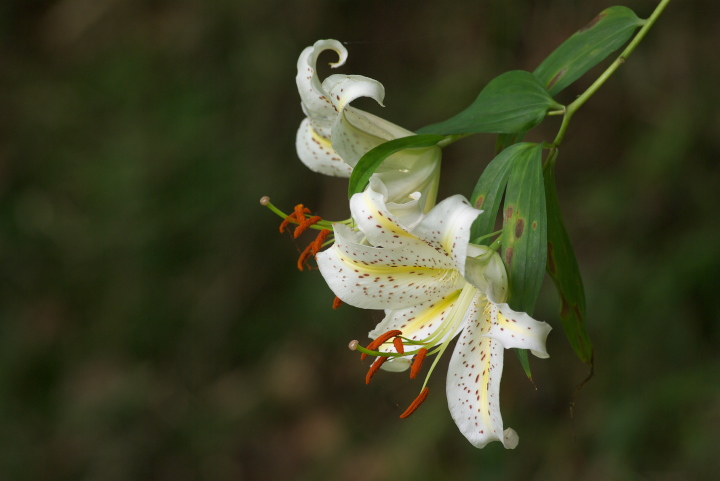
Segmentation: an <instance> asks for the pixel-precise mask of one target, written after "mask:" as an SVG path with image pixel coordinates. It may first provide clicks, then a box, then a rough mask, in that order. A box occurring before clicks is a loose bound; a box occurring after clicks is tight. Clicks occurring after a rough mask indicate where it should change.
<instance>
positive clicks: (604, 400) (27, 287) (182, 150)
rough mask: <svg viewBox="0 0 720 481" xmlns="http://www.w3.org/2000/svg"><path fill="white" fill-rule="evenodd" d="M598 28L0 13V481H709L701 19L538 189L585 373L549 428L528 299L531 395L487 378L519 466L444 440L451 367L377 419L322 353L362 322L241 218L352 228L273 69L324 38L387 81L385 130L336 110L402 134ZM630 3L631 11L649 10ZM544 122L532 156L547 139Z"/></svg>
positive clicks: (672, 36)
mask: <svg viewBox="0 0 720 481" xmlns="http://www.w3.org/2000/svg"><path fill="white" fill-rule="evenodd" d="M611 5H613V3H612V2H608V1H601V0H584V1H571V0H543V1H529V0H486V1H471V0H468V1H450V2H446V3H443V5H442V6H441V2H432V3H430V2H410V1H390V0H385V1H363V2H358V1H353V2H351V1H342V0H325V1H321V0H316V1H300V0H295V1H266V2H259V1H258V2H249V1H247V0H239V1H237V0H236V1H230V0H216V1H211V2H210V1H207V2H203V1H189V0H185V1H182V0H175V1H160V0H157V1H144V2H143V1H139V0H62V1H50V0H45V1H41V0H22V1H21V0H14V1H5V2H2V4H0V479H8V480H28V481H33V480H48V479H53V480H103V481H115V480H117V481H120V480H144V479H148V480H150V479H152V480H172V481H183V480H211V481H212V480H253V481H254V480H363V481H383V480H392V481H403V480H435V479H452V480H476V479H483V480H539V481H542V480H578V479H582V480H663V481H666V480H667V481H669V480H688V479H696V480H701V479H708V480H709V479H717V477H718V476H720V456H718V454H719V453H718V449H719V448H718V447H719V446H720V388H719V387H718V383H719V381H720V356H719V355H718V353H719V352H720V350H719V348H718V341H720V330H719V327H718V326H719V324H718V320H719V319H718V318H719V315H718V314H719V312H718V311H719V309H718V288H719V287H720V282H719V281H720V277H719V276H718V268H720V242H719V241H720V222H719V218H718V213H717V206H718V198H719V196H718V193H719V190H720V169H718V158H719V153H720V114H719V112H720V101H719V100H720V99H719V94H718V85H720V82H719V79H720V75H719V72H718V70H719V69H720V62H718V61H717V54H718V47H720V33H719V32H720V4H719V3H718V2H717V1H716V0H696V1H679V0H678V1H675V2H672V3H671V4H670V6H669V8H668V9H667V11H666V12H665V14H663V16H662V17H661V18H660V20H659V22H658V23H657V25H656V26H655V27H654V28H653V29H652V30H651V31H650V34H649V35H648V37H647V38H646V40H645V41H643V43H642V44H641V45H640V47H639V48H638V49H637V50H636V52H635V53H634V54H633V55H632V57H631V58H630V60H629V61H628V62H627V63H626V64H625V65H624V66H623V67H622V68H621V69H620V71H619V72H618V73H617V74H616V75H615V76H614V77H613V78H612V79H611V80H610V81H609V82H608V83H607V84H606V85H605V86H604V87H603V88H602V89H601V90H600V91H599V92H598V93H597V94H596V95H595V96H594V97H593V98H592V99H591V100H590V101H589V102H588V103H587V104H586V106H585V107H583V109H582V110H581V111H580V112H579V113H578V114H577V115H576V116H575V118H574V119H573V122H572V124H571V126H570V130H569V132H568V135H567V137H566V139H565V143H564V147H563V149H562V152H561V157H560V159H559V161H558V185H559V190H560V197H561V202H562V203H563V209H564V212H565V215H566V218H567V223H568V229H569V231H570V234H571V236H572V238H573V240H574V243H575V246H576V250H577V253H578V257H579V262H580V266H581V270H582V272H583V275H584V280H585V284H586V288H587V295H588V309H589V311H588V326H589V330H590V333H591V335H592V337H593V339H594V341H595V345H596V373H595V377H594V379H593V380H592V381H591V382H590V383H588V384H587V385H586V386H585V387H584V388H583V389H582V390H581V391H580V394H579V398H578V401H577V404H576V407H575V410H574V418H571V416H570V412H569V409H568V403H569V402H570V401H571V399H572V397H573V391H574V387H575V385H577V384H578V383H579V382H580V381H581V380H582V379H583V378H584V377H585V375H586V373H587V369H586V367H585V366H584V365H583V364H582V363H580V362H579V361H578V360H577V358H575V357H574V354H573V352H572V351H571V349H570V347H569V344H568V343H567V341H566V340H565V338H564V334H563V332H562V329H561V328H560V327H559V324H558V319H557V311H558V302H557V298H556V294H555V293H554V292H553V290H552V287H551V286H550V285H546V286H545V287H546V289H544V291H543V294H542V296H541V299H540V301H539V303H538V306H537V309H536V312H535V317H536V318H538V319H544V320H547V321H548V322H550V323H551V324H552V325H554V326H555V327H556V328H555V330H554V331H553V332H552V333H551V335H550V338H549V340H548V348H549V351H550V353H551V357H550V359H548V360H545V361H537V360H535V361H533V364H532V365H533V369H534V377H535V383H536V385H537V390H536V389H535V388H534V387H533V385H532V384H531V383H530V382H528V381H527V379H526V378H525V377H524V375H523V373H522V369H521V368H520V366H519V363H518V362H517V359H516V356H515V355H514V354H512V353H508V355H507V356H506V365H505V373H504V379H503V385H502V409H503V417H504V420H505V425H506V426H511V427H513V428H515V429H516V430H517V431H518V433H519V434H520V438H521V440H520V445H519V447H518V448H517V449H516V450H514V451H505V450H504V449H503V448H502V446H501V445H500V444H499V443H493V444H492V445H489V446H487V447H486V448H485V449H483V450H476V449H475V448H473V447H472V446H471V445H470V444H469V443H467V442H466V440H465V439H464V438H463V436H462V435H461V434H460V433H459V432H458V430H457V428H456V427H455V425H454V423H453V422H452V420H451V418H450V416H449V413H448V410H447V405H446V400H445V396H444V382H445V381H444V380H445V373H444V367H443V366H445V365H446V364H447V359H446V360H445V362H444V363H442V364H441V366H439V368H438V369H437V370H436V374H435V375H434V376H433V378H432V379H431V381H430V388H431V395H430V397H429V399H428V400H427V401H426V403H425V404H424V405H423V406H422V408H421V409H420V410H419V411H418V412H417V413H416V414H414V415H413V416H412V417H411V418H409V419H407V420H403V421H401V420H400V419H398V415H399V414H400V413H401V412H402V411H403V410H404V409H405V407H406V406H407V405H408V404H409V403H410V402H411V400H412V399H413V398H414V397H415V396H416V395H417V392H418V391H419V386H420V383H419V382H418V381H411V380H409V379H407V377H406V375H399V374H392V373H384V372H383V373H381V374H379V375H378V376H376V378H375V380H374V381H373V383H372V384H371V385H370V386H365V384H364V375H365V370H366V369H367V365H363V364H360V362H359V361H358V359H357V356H356V355H354V354H351V353H350V352H349V351H348V350H347V348H346V345H347V342H348V341H349V340H351V339H361V340H365V338H366V337H365V336H366V332H367V331H368V330H369V329H370V328H371V327H373V326H374V324H375V323H376V322H377V321H378V320H379V319H380V318H381V314H380V313H373V312H370V311H360V310H357V309H354V308H351V307H348V306H343V307H342V308H341V309H340V310H339V311H333V310H332V309H331V308H330V307H331V304H332V300H333V295H332V293H330V291H329V290H328V289H327V287H326V286H325V285H324V283H323V281H322V278H321V277H320V275H319V273H318V272H317V271H312V272H303V273H301V272H298V271H297V269H296V268H295V262H296V255H297V253H298V251H299V250H301V249H302V248H304V246H305V245H306V242H307V240H303V239H301V240H300V241H293V240H292V239H291V237H290V236H288V235H284V236H281V235H279V233H278V231H277V227H278V224H279V221H280V219H279V218H278V217H276V216H274V215H273V214H271V213H270V212H269V211H268V210H267V209H264V208H262V207H261V206H260V205H259V204H258V199H259V198H260V197H261V196H262V195H270V196H272V198H273V201H274V202H275V203H276V204H277V205H279V206H280V207H282V208H284V209H291V208H292V206H293V205H295V204H296V203H299V202H302V203H304V204H306V205H308V206H310V207H311V208H312V209H313V210H315V211H317V212H319V213H320V214H322V215H324V216H326V217H328V218H331V219H332V218H336V219H339V218H343V217H345V216H347V214H348V209H347V204H346V202H345V189H346V181H343V180H336V179H330V178H327V177H323V176H320V175H316V174H312V173H311V172H310V171H309V170H307V169H306V168H305V167H304V166H303V165H302V164H301V163H300V162H299V161H298V160H297V158H296V155H295V149H294V138H295V131H296V129H297V126H298V125H299V122H300V121H301V119H302V118H303V115H302V113H301V110H300V102H299V98H298V95H297V92H296V89H295V84H294V77H295V65H296V61H297V57H298V55H299V54H300V52H301V51H302V49H303V48H304V47H306V46H308V45H311V44H312V43H313V42H315V40H317V39H320V38H337V39H339V40H342V41H345V42H348V45H347V46H348V49H349V51H350V58H349V62H348V65H347V66H346V67H344V68H343V69H341V72H342V73H354V74H361V75H366V76H369V77H372V78H375V79H378V80H380V81H381V82H383V84H384V85H385V88H386V90H387V95H386V101H385V103H386V105H387V107H386V108H385V109H382V108H380V107H378V106H376V105H373V104H372V102H369V101H368V102H364V101H360V102H358V103H357V105H358V106H359V107H361V108H365V109H368V110H371V111H372V112H374V113H376V114H379V115H382V116H383V117H385V118H387V119H389V120H391V121H393V122H395V123H397V124H399V125H403V126H405V127H407V128H410V129H416V128H419V127H421V126H423V125H425V124H427V123H431V122H435V121H438V120H442V119H445V118H447V117H449V116H450V115H452V114H454V113H455V112H457V111H458V110H460V109H461V108H464V107H465V106H466V105H467V104H469V103H470V102H471V101H472V99H474V97H475V95H476V94H477V93H478V92H479V90H480V89H481V88H482V86H483V85H484V84H485V83H487V82H488V81H489V80H490V79H491V78H493V77H495V76H496V75H498V74H500V73H502V72H504V71H507V70H511V69H526V70H532V69H534V68H535V67H536V66H537V65H538V64H539V63H540V62H541V61H542V59H543V58H544V57H545V56H546V55H547V54H548V53H549V52H551V51H552V49H553V48H555V47H556V46H557V45H558V44H560V43H561V42H562V41H563V40H564V39H565V38H567V37H568V36H569V35H571V34H572V33H573V32H574V31H575V30H577V29H579V28H581V27H582V26H583V25H585V24H586V23H587V22H588V21H590V20H591V19H592V18H593V17H594V16H595V15H596V14H597V13H598V12H600V11H601V10H602V9H604V8H606V7H609V6H611ZM626 5H628V6H629V7H631V8H633V9H634V10H635V11H636V12H637V13H638V15H640V16H641V17H647V16H648V15H649V14H650V13H651V12H652V10H653V9H654V6H655V5H656V2H655V1H645V0H628V3H627V4H626ZM330 60H331V56H330V54H328V58H327V61H330ZM322 63H323V64H324V63H325V58H323V59H322ZM603 65H606V63H605V64H603ZM600 71H601V69H600V70H594V71H593V72H592V73H591V75H590V76H588V77H586V78H583V79H582V80H580V81H579V82H577V84H576V85H573V86H572V87H571V88H569V89H568V90H567V91H565V92H563V93H562V94H561V95H560V96H559V97H558V100H559V101H560V102H563V103H568V102H570V101H572V99H573V98H574V96H575V95H577V94H579V93H580V92H582V91H583V90H584V88H585V87H587V86H588V85H589V83H590V81H591V79H592V74H594V75H597V74H598V73H599V72H600ZM328 72H329V69H326V68H324V67H323V68H321V69H320V73H321V75H323V76H325V75H327V74H328ZM558 120H559V119H557V118H554V119H551V120H549V121H547V122H546V123H545V124H544V125H543V126H541V127H540V128H538V129H536V131H533V132H532V133H531V134H530V136H529V138H530V139H531V140H542V139H545V140H551V139H552V138H553V137H554V134H555V132H556V130H557V127H558V122H557V121H558ZM493 144H494V140H493V139H492V138H491V137H490V136H476V137H473V138H470V139H466V140H464V141H462V142H460V143H458V144H455V145H453V146H451V147H449V148H447V149H446V150H445V154H444V170H443V178H442V186H441V191H440V197H441V198H442V197H445V196H447V195H451V194H454V193H458V192H460V193H464V194H465V195H469V194H470V193H471V191H472V188H473V185H474V182H475V179H477V177H478V175H479V174H480V173H481V172H482V169H483V168H484V166H485V165H486V164H487V163H488V162H489V160H490V159H491V157H492V152H493Z"/></svg>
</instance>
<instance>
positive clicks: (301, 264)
mask: <svg viewBox="0 0 720 481" xmlns="http://www.w3.org/2000/svg"><path fill="white" fill-rule="evenodd" d="M312 247H313V245H312V244H310V245H308V246H307V247H306V248H305V250H304V251H302V254H300V258H299V259H298V263H297V267H298V269H300V270H301V271H304V270H305V267H304V266H305V264H306V263H307V260H308V258H309V257H310V256H311V255H312V253H313V252H312ZM308 267H309V266H308Z"/></svg>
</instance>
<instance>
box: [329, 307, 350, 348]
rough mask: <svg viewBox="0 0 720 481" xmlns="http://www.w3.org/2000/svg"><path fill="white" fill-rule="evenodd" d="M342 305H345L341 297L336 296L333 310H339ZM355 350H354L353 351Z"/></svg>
mask: <svg viewBox="0 0 720 481" xmlns="http://www.w3.org/2000/svg"><path fill="white" fill-rule="evenodd" d="M342 305H343V301H342V299H340V298H339V297H337V296H335V300H334V301H333V309H338V308H340V306H342ZM353 350H354V349H353Z"/></svg>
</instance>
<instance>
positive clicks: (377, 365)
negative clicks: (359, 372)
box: [365, 357, 388, 384]
mask: <svg viewBox="0 0 720 481" xmlns="http://www.w3.org/2000/svg"><path fill="white" fill-rule="evenodd" d="M387 360H388V358H387V357H378V358H377V359H376V360H375V362H374V363H372V366H370V370H369V371H368V373H367V375H366V376H365V384H370V380H371V379H372V378H373V376H374V375H375V373H377V372H378V371H379V370H380V366H382V365H383V364H384V363H385V361H387Z"/></svg>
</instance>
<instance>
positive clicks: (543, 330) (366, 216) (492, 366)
mask: <svg viewBox="0 0 720 481" xmlns="http://www.w3.org/2000/svg"><path fill="white" fill-rule="evenodd" d="M414 197H415V199H414V200H412V201H410V202H407V203H404V204H394V203H389V202H388V193H387V190H386V189H385V186H384V185H383V183H382V182H381V181H380V180H379V179H371V182H370V187H369V188H368V189H367V190H366V191H365V192H363V193H360V194H356V195H354V196H353V197H352V199H351V203H350V208H351V211H352V217H353V219H355V222H356V223H357V228H356V229H352V228H350V227H349V226H347V225H341V224H337V225H335V226H334V230H335V244H334V245H333V246H332V247H331V248H329V249H327V250H326V251H324V252H321V253H320V254H318V255H317V261H318V265H319V267H320V271H321V273H322V275H323V277H324V278H325V280H326V281H327V283H328V285H329V286H330V288H331V289H332V290H333V292H334V293H335V295H337V296H338V297H339V298H340V299H342V300H343V301H344V302H346V303H348V304H350V305H353V306H356V307H361V308H365V309H384V310H385V318H384V319H383V320H382V321H381V322H380V324H378V326H377V328H376V329H374V330H373V331H371V332H370V337H371V338H373V339H375V341H374V342H373V343H371V344H370V345H369V346H368V349H370V350H371V351H374V352H375V353H377V354H380V356H378V359H377V360H376V361H375V363H374V364H373V367H372V368H371V372H370V373H369V374H368V382H369V379H370V377H371V376H372V375H373V374H374V373H375V372H376V371H377V369H378V368H383V369H385V370H389V371H402V370H405V369H407V368H409V367H411V365H412V370H411V377H415V375H417V372H418V371H419V368H420V364H421V363H422V359H424V358H425V356H426V355H432V354H437V355H438V356H437V357H436V359H435V362H434V363H433V365H432V367H431V369H430V373H432V369H433V368H434V367H435V364H436V363H437V360H438V359H439V357H440V355H441V354H442V353H443V352H444V351H445V349H446V348H447V347H448V345H449V343H450V341H451V340H452V339H453V338H454V337H455V336H456V335H457V336H458V342H457V345H456V347H455V351H454V353H453V355H452V358H451V361H450V369H449V372H448V377H447V383H446V391H447V397H448V405H449V407H450V412H451V414H452V417H453V419H454V420H455V422H456V424H457V425H458V427H459V428H460V431H461V432H462V433H463V434H464V435H465V436H466V437H467V438H468V440H469V441H470V442H471V443H472V444H473V445H474V446H477V447H483V446H485V445H486V444H487V443H489V442H491V441H500V442H502V443H503V445H504V446H505V447H506V448H514V447H515V446H516V445H517V441H518V438H517V434H516V433H515V432H514V431H513V430H512V429H507V430H503V421H502V417H501V415H500V399H499V396H500V394H499V390H500V378H501V376H502V365H503V351H504V349H508V348H523V349H530V350H531V352H532V353H533V354H534V355H536V356H537V357H541V358H545V357H548V354H547V351H546V349H545V339H546V337H547V335H548V333H549V331H550V326H548V324H546V323H544V322H538V321H536V320H534V319H532V318H531V317H530V316H528V315H527V314H525V313H520V312H515V311H513V310H512V309H510V307H509V306H508V305H507V304H506V303H505V302H504V301H505V300H506V299H507V289H508V285H507V275H506V273H505V268H504V266H503V264H502V261H501V259H500V257H499V255H498V254H497V253H496V252H495V251H493V250H492V249H489V248H488V247H485V246H476V245H472V244H469V238H470V227H471V225H472V223H473V221H474V220H475V219H476V217H477V216H478V215H480V214H481V211H479V210H477V209H474V208H473V207H471V206H470V204H469V202H468V201H467V200H465V198H463V197H462V196H459V195H456V196H453V197H450V198H448V199H446V200H444V201H443V202H441V203H439V204H438V205H436V206H435V207H434V208H433V209H432V210H431V211H430V212H429V213H428V214H427V215H424V214H423V211H422V208H421V207H420V206H419V203H418V196H417V195H416V196H414ZM363 350H365V351H367V349H363ZM430 373H429V374H428V378H429V375H430ZM425 383H426V384H427V379H426V381H425ZM427 393H428V390H427V388H426V387H425V386H423V389H422V391H421V395H420V396H419V397H418V399H417V400H416V402H414V403H413V404H412V405H411V407H410V408H409V409H408V411H406V412H405V413H404V414H403V415H402V416H401V417H406V416H407V415H409V414H410V413H411V412H412V411H413V410H414V409H416V408H417V407H418V406H419V404H420V402H422V400H424V399H425V397H426V396H427Z"/></svg>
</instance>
